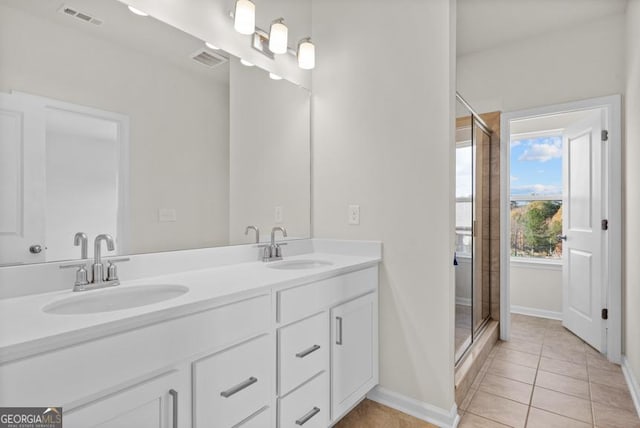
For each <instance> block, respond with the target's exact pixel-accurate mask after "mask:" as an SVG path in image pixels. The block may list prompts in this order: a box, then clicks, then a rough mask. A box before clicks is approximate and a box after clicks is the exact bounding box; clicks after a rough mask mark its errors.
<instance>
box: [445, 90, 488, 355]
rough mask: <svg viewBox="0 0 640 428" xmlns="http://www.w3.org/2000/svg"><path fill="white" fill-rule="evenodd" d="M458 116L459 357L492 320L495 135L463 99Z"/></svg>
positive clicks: (457, 346) (457, 295) (456, 313)
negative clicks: (492, 206)
mask: <svg viewBox="0 0 640 428" xmlns="http://www.w3.org/2000/svg"><path fill="white" fill-rule="evenodd" d="M457 113H458V114H457V117H456V195H455V196H456V207H455V216H456V218H455V227H456V231H455V233H456V255H455V260H454V264H455V287H456V293H455V294H456V302H455V360H456V362H458V361H459V360H460V358H461V357H462V356H463V355H464V353H465V352H466V351H467V349H468V348H469V346H470V345H471V344H472V343H473V341H474V340H475V337H476V336H477V335H478V334H479V333H480V332H481V330H482V328H483V327H484V326H485V325H486V322H487V320H488V319H489V318H490V313H491V293H490V268H491V266H490V262H491V258H490V242H491V239H490V238H491V235H490V219H489V213H490V210H489V207H490V202H491V195H490V185H489V184H490V173H491V171H490V165H491V163H490V150H491V133H490V131H489V130H488V129H487V128H485V126H484V125H483V123H482V121H481V119H479V118H478V117H477V116H476V115H475V114H473V112H472V111H471V110H470V109H469V108H468V106H467V105H466V104H465V103H463V102H461V101H460V100H458V105H457Z"/></svg>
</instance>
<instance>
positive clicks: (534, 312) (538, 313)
mask: <svg viewBox="0 0 640 428" xmlns="http://www.w3.org/2000/svg"><path fill="white" fill-rule="evenodd" d="M511 313H512V314H520V315H529V316H532V317H539V318H549V319H551V320H561V321H562V312H555V311H548V310H546V309H538V308H528V307H526V306H516V305H511Z"/></svg>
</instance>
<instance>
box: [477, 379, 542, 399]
mask: <svg viewBox="0 0 640 428" xmlns="http://www.w3.org/2000/svg"><path fill="white" fill-rule="evenodd" d="M480 391H484V392H489V393H491V394H494V395H498V396H500V397H504V398H508V399H510V400H513V401H517V402H519V403H522V404H526V405H527V406H528V405H529V402H530V401H531V392H532V391H533V385H529V384H528V383H523V382H518V381H517V380H512V379H507V378H506V377H502V376H495V375H492V374H491V373H489V374H487V375H486V376H485V378H484V380H483V381H482V383H481V384H480Z"/></svg>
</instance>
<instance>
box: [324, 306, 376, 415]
mask: <svg viewBox="0 0 640 428" xmlns="http://www.w3.org/2000/svg"><path fill="white" fill-rule="evenodd" d="M375 304H376V300H375V295H374V294H367V295H365V296H363V297H360V298H358V299H356V300H352V301H350V302H347V303H344V304H342V305H340V306H337V307H335V308H333V309H332V310H331V320H332V327H333V328H332V338H331V343H332V345H331V417H332V419H333V420H335V419H336V418H337V417H339V416H340V415H342V414H343V413H344V412H345V411H346V410H348V409H349V408H351V406H353V405H354V404H356V403H357V402H358V401H359V400H360V399H361V398H362V395H360V394H359V393H361V392H362V391H361V389H362V387H364V386H366V385H367V383H369V382H370V381H372V379H373V378H374V375H375V373H374V369H375V364H374V361H373V358H374V355H373V353H374V351H375V350H374V349H373V347H374V344H375V341H374V336H373V335H374V334H375V329H374V313H375V310H374V305H375ZM365 393H366V391H365Z"/></svg>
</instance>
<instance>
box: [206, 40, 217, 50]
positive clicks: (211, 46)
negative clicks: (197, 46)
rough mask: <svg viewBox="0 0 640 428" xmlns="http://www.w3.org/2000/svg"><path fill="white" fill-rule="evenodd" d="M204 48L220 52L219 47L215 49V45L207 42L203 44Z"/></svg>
mask: <svg viewBox="0 0 640 428" xmlns="http://www.w3.org/2000/svg"><path fill="white" fill-rule="evenodd" d="M204 44H205V46H207V47H208V48H209V49H213V50H214V51H218V50H220V48H219V47H217V46H216V45H214V44H213V43H209V42H204Z"/></svg>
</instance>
